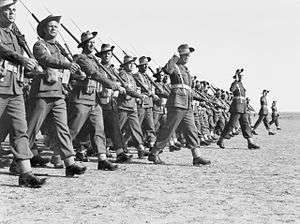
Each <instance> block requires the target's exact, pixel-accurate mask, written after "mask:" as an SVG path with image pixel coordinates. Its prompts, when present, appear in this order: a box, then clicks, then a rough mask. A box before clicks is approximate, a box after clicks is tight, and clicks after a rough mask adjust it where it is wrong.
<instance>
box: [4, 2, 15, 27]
mask: <svg viewBox="0 0 300 224" xmlns="http://www.w3.org/2000/svg"><path fill="white" fill-rule="evenodd" d="M16 11H17V9H16V6H15V5H10V6H6V7H3V8H1V10H0V12H1V13H0V14H1V17H0V18H1V20H4V21H7V22H9V23H14V22H15V20H16Z"/></svg>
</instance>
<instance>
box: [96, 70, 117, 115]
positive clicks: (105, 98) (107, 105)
mask: <svg viewBox="0 0 300 224" xmlns="http://www.w3.org/2000/svg"><path fill="white" fill-rule="evenodd" d="M102 65H103V66H104V67H105V68H107V70H108V71H110V74H111V76H107V74H105V75H106V77H107V78H108V79H110V80H112V81H114V82H118V79H117V77H116V75H118V71H117V70H116V69H115V67H114V65H112V64H106V65H105V64H102ZM118 95H119V92H118V91H113V90H112V89H109V88H106V87H103V88H102V91H101V93H100V104H101V106H102V109H103V110H115V109H117V97H118Z"/></svg>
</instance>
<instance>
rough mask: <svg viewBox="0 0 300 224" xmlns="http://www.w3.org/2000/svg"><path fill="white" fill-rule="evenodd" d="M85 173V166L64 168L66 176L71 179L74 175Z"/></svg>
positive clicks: (73, 165) (77, 165) (75, 165)
mask: <svg viewBox="0 0 300 224" xmlns="http://www.w3.org/2000/svg"><path fill="white" fill-rule="evenodd" d="M85 171H86V166H80V165H79V164H76V163H74V164H72V165H71V166H68V167H66V176H67V177H73V176H74V175H75V174H77V175H81V174H84V173H85Z"/></svg>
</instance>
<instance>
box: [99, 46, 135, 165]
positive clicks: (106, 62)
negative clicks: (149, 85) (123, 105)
mask: <svg viewBox="0 0 300 224" xmlns="http://www.w3.org/2000/svg"><path fill="white" fill-rule="evenodd" d="M113 50H114V46H111V45H110V44H102V45H101V51H100V52H98V53H96V56H97V57H100V58H101V64H102V65H103V66H104V67H105V68H106V69H107V70H108V71H109V72H110V74H111V76H110V77H107V78H109V79H110V80H112V81H114V82H116V81H118V79H117V75H118V72H117V71H116V69H115V67H114V65H113V64H111V58H112V55H113ZM105 75H106V74H105ZM106 76H107V75H106ZM118 95H119V92H118V91H113V90H111V89H108V88H105V86H103V88H102V91H101V94H100V97H99V98H100V104H101V107H102V109H103V120H104V131H105V134H106V136H107V137H109V138H110V139H111V140H112V143H113V147H114V149H115V151H116V154H117V159H116V162H117V163H124V162H129V161H130V159H131V156H128V155H127V154H125V153H124V149H125V142H124V138H123V135H122V134H121V126H120V120H119V112H118V105H117V97H118Z"/></svg>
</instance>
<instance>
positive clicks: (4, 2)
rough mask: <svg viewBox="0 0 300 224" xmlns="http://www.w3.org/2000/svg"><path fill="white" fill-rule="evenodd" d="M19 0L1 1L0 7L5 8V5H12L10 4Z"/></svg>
mask: <svg viewBox="0 0 300 224" xmlns="http://www.w3.org/2000/svg"><path fill="white" fill-rule="evenodd" d="M17 1H18V0H6V1H1V2H0V8H3V7H5V6H10V5H14V4H16V3H17Z"/></svg>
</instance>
